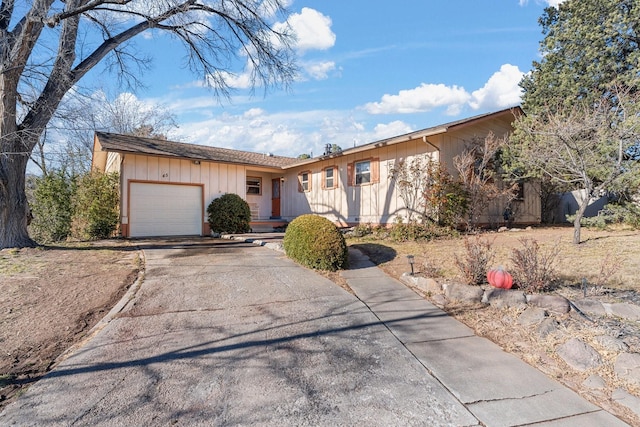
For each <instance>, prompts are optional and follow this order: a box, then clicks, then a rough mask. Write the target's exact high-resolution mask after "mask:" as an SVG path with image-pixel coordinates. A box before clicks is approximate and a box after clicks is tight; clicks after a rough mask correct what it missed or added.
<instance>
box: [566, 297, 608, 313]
mask: <svg viewBox="0 0 640 427" xmlns="http://www.w3.org/2000/svg"><path fill="white" fill-rule="evenodd" d="M573 304H574V305H575V306H576V307H578V309H579V310H580V311H581V312H583V313H585V314H595V315H597V316H606V315H607V311H606V310H605V309H604V305H602V303H601V302H600V301H596V300H593V299H581V300H577V301H574V302H573Z"/></svg>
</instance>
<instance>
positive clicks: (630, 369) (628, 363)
mask: <svg viewBox="0 0 640 427" xmlns="http://www.w3.org/2000/svg"><path fill="white" fill-rule="evenodd" d="M613 370H614V371H615V373H616V374H617V375H618V376H619V377H620V378H623V379H625V380H627V381H629V382H632V383H634V384H637V385H640V354H638V353H621V354H620V355H619V356H618V357H617V358H616V362H615V364H614V365H613Z"/></svg>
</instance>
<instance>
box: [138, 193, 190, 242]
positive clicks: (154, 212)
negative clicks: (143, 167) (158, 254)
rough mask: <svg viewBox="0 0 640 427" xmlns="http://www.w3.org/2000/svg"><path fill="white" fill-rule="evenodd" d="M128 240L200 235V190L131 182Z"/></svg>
mask: <svg viewBox="0 0 640 427" xmlns="http://www.w3.org/2000/svg"><path fill="white" fill-rule="evenodd" d="M129 203H130V205H129V236H130V237H157V236H189V235H198V236H199V235H201V234H202V221H203V209H202V186H200V185H178V184H157V183H146V182H144V183H143V182H132V183H131V184H130V188H129Z"/></svg>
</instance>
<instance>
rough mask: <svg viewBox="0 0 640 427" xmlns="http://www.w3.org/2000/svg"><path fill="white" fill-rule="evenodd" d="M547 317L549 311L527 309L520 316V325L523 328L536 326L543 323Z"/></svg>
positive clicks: (536, 308) (538, 308)
mask: <svg viewBox="0 0 640 427" xmlns="http://www.w3.org/2000/svg"><path fill="white" fill-rule="evenodd" d="M546 317H547V311H546V310H545V309H543V308H540V307H527V309H526V310H524V311H523V312H522V313H521V314H520V316H518V324H520V325H523V326H530V325H535V324H538V323H540V322H542V321H543V320H544V319H546Z"/></svg>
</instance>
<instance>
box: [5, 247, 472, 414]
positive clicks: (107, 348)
mask: <svg viewBox="0 0 640 427" xmlns="http://www.w3.org/2000/svg"><path fill="white" fill-rule="evenodd" d="M140 243H141V245H142V246H143V247H144V254H145V257H146V273H145V279H144V281H143V283H142V285H141V287H140V288H139V290H138V291H137V292H136V294H135V297H134V298H133V299H132V300H131V301H129V302H128V304H127V305H126V307H125V308H124V309H123V310H122V312H121V313H120V314H119V315H118V316H116V318H114V319H113V320H111V321H110V322H109V323H108V324H107V325H106V326H105V327H104V328H102V330H100V331H99V332H98V333H97V334H96V335H95V336H94V337H93V338H92V339H91V340H89V341H88V343H87V344H86V345H84V346H83V347H81V348H80V349H78V350H77V351H76V352H75V353H74V354H73V355H72V356H71V357H69V358H68V359H67V360H66V361H64V362H63V363H62V364H60V365H59V366H58V367H57V368H56V369H55V370H53V371H52V372H51V373H50V374H49V375H48V376H47V377H45V378H44V379H43V380H41V381H40V382H38V383H37V384H35V385H34V386H32V387H31V388H30V389H29V390H28V391H27V393H26V394H25V395H23V396H22V397H21V398H20V399H19V400H18V401H16V402H14V403H13V404H12V405H9V406H8V407H7V408H6V409H5V411H4V412H3V413H2V414H0V424H2V425H38V426H50V425H65V426H69V425H74V426H75V425H92V426H94V425H109V426H119V425H121V426H134V425H135V426H143V425H145V426H150V425H163V426H164V425H184V426H187V425H188V426H192V425H203V426H205V425H206V426H211V425H332V426H333V425H366V426H373V425H380V426H382V425H384V426H389V425H404V426H406V425H429V426H435V425H437V426H443V425H455V426H466V425H480V424H479V422H478V421H477V419H476V418H475V417H474V416H472V415H471V413H470V412H469V411H468V410H467V409H466V408H465V406H463V405H462V404H461V403H460V402H459V401H458V399H456V398H455V397H454V396H453V395H452V394H451V393H450V392H449V391H447V390H446V389H445V388H444V387H443V386H442V385H441V383H440V382H439V381H437V380H436V379H434V377H433V376H431V375H430V374H429V372H428V371H427V369H426V368H425V367H424V366H423V365H422V364H421V363H420V362H419V361H418V359H417V358H416V357H414V356H413V355H412V353H411V352H409V351H408V350H407V349H406V348H405V347H404V346H403V344H402V343H401V342H400V341H399V340H398V339H397V338H396V337H395V336H394V335H393V334H392V333H391V332H390V331H389V329H387V327H386V326H385V325H384V324H383V323H381V321H380V320H379V319H378V317H376V315H374V314H373V313H372V312H371V311H370V310H369V308H368V307H367V306H366V305H365V304H363V303H362V302H361V301H360V300H359V299H357V298H356V297H354V296H353V295H351V294H349V293H347V292H346V291H344V290H343V289H342V288H340V287H338V286H337V285H335V284H334V283H332V282H330V281H329V280H327V279H325V278H324V277H322V276H320V275H318V274H316V273H314V272H311V271H309V270H307V269H304V268H301V267H299V266H297V265H296V264H295V263H293V262H292V261H290V260H288V259H286V258H285V257H284V255H283V254H282V253H280V252H277V251H273V250H270V249H267V248H264V247H259V246H256V245H252V244H249V243H244V242H241V241H234V240H211V239H202V240H194V241H184V242H182V241H167V242H161V241H158V242H140ZM400 320H401V319H400Z"/></svg>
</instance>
